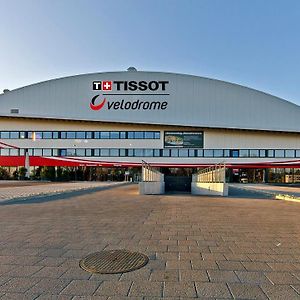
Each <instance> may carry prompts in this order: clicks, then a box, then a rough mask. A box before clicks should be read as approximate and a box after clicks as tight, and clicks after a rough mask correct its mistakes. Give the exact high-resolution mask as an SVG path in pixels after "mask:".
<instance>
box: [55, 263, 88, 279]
mask: <svg viewBox="0 0 300 300" xmlns="http://www.w3.org/2000/svg"><path fill="white" fill-rule="evenodd" d="M91 276H92V275H91V273H88V272H86V271H84V270H82V269H80V268H79V266H78V267H77V268H69V269H68V270H67V271H66V272H65V273H63V274H62V275H61V278H66V279H82V280H84V279H89V278H90V277H91Z"/></svg>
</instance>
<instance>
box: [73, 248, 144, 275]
mask: <svg viewBox="0 0 300 300" xmlns="http://www.w3.org/2000/svg"><path fill="white" fill-rule="evenodd" d="M148 261H149V258H148V257H147V256H146V255H144V254H142V253H138V252H129V251H127V250H107V251H101V252H95V253H91V254H89V255H88V256H87V257H85V258H84V259H82V260H81V261H80V262H79V266H80V267H81V268H82V269H83V270H85V271H87V272H91V273H101V274H115V273H125V272H130V271H134V270H137V269H140V268H142V267H144V266H145V265H146V264H147V263H148Z"/></svg>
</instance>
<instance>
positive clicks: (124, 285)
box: [94, 281, 132, 296]
mask: <svg viewBox="0 0 300 300" xmlns="http://www.w3.org/2000/svg"><path fill="white" fill-rule="evenodd" d="M131 285H132V282H131V281H117V282H116V281H104V282H102V283H101V284H100V286H99V287H98V289H97V290H96V291H95V293H94V295H95V296H127V295H128V293H129V289H130V287H131Z"/></svg>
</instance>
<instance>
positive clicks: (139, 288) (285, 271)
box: [0, 184, 300, 300]
mask: <svg viewBox="0 0 300 300" xmlns="http://www.w3.org/2000/svg"><path fill="white" fill-rule="evenodd" d="M253 195H254V194H251V195H248V196H247V195H246V194H245V193H243V194H242V198H241V197H240V196H239V195H238V192H236V193H234V196H232V197H229V198H221V197H198V196H192V195H189V194H184V195H176V194H173V195H162V196H150V195H143V196H140V195H139V194H138V186H137V185H136V184H130V185H125V186H110V187H108V188H107V189H105V190H101V191H95V190H93V191H89V190H86V191H81V192H73V194H72V193H68V194H59V195H54V196H53V195H52V196H43V197H40V198H39V201H35V200H34V199H35V198H34V197H31V198H29V199H28V200H22V201H15V200H9V201H3V202H1V203H0V299H1V300H3V299H39V300H41V299H74V300H75V299H95V300H96V299H98V300H100V299H105V300H108V299H110V300H113V299H116V300H122V299H133V300H136V299H144V300H146V299H147V300H150V299H153V300H154V299H161V298H163V299H192V298H197V297H198V298H201V299H206V298H207V299H232V298H236V299H289V300H290V299H300V247H299V245H300V222H299V215H300V204H299V203H291V202H284V201H280V200H273V199H270V198H269V199H264V198H263V197H261V198H259V199H255V198H254V196H253ZM103 249H128V250H131V251H139V252H142V253H145V254H147V255H148V256H149V258H150V261H149V263H148V264H147V265H146V266H145V267H143V268H142V269H140V270H137V271H134V272H129V273H123V274H116V275H100V274H90V273H88V272H85V271H83V270H81V269H80V268H79V265H78V263H79V260H80V259H81V258H83V257H85V256H86V255H87V254H89V253H92V252H95V251H99V250H103Z"/></svg>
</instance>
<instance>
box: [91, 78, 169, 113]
mask: <svg viewBox="0 0 300 300" xmlns="http://www.w3.org/2000/svg"><path fill="white" fill-rule="evenodd" d="M168 84H169V81H156V80H151V81H143V80H142V81H135V80H131V81H120V80H115V81H111V80H102V81H93V84H92V87H93V90H94V91H102V96H103V98H102V99H101V98H98V97H99V96H100V95H95V96H93V98H92V100H91V102H90V108H91V109H92V110H101V109H103V108H106V109H107V110H156V111H157V110H165V109H167V107H168V102H167V101H162V100H161V99H157V97H158V96H169V95H170V94H169V93H168V92H166V89H167V86H168ZM106 96H107V97H110V96H113V97H115V96H125V97H126V98H128V96H130V97H134V96H141V97H143V98H144V97H147V100H148V99H149V96H153V97H155V100H152V101H144V100H141V99H136V100H131V101H128V100H125V99H121V100H118V101H107V100H106Z"/></svg>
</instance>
